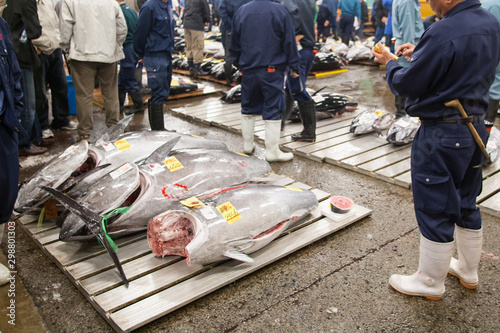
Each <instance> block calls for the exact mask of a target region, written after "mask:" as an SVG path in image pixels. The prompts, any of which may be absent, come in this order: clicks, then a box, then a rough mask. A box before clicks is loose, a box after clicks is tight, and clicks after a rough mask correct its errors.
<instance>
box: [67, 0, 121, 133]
mask: <svg viewBox="0 0 500 333" xmlns="http://www.w3.org/2000/svg"><path fill="white" fill-rule="evenodd" d="M89 5H91V6H92V7H93V8H92V10H91V11H90V10H89ZM59 27H60V30H61V46H62V48H63V49H64V50H65V51H69V59H70V64H71V76H72V79H73V85H74V87H75V98H76V113H77V115H78V122H79V123H78V140H79V141H81V140H85V141H90V134H91V133H92V129H93V121H92V105H93V94H94V80H95V76H96V74H97V76H98V77H99V83H100V86H101V92H102V97H103V100H104V111H105V112H106V126H108V127H110V126H111V125H113V124H115V123H116V122H118V121H119V120H120V105H119V102H118V61H120V60H121V59H123V58H124V54H123V50H122V44H123V42H124V41H125V38H126V36H127V24H126V22H125V18H124V17H123V13H122V10H121V9H120V6H118V4H117V3H116V1H109V0H105V1H103V0H62V3H61V13H60V24H59ZM103 32H105V33H103Z"/></svg>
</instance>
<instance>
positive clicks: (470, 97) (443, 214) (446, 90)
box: [372, 0, 500, 300]
mask: <svg viewBox="0 0 500 333" xmlns="http://www.w3.org/2000/svg"><path fill="white" fill-rule="evenodd" d="M429 3H430V5H431V8H432V10H434V11H435V12H436V14H437V15H438V16H439V17H442V19H441V20H440V21H438V22H435V23H433V24H432V25H431V26H430V27H429V28H428V29H427V30H426V31H425V32H424V34H423V35H422V37H421V39H420V42H419V43H418V46H417V47H414V46H413V45H412V44H409V43H407V44H402V45H400V46H398V48H397V49H396V52H400V51H402V50H403V49H405V48H406V51H404V52H403V55H404V56H406V57H407V59H410V67H408V68H404V67H402V66H401V65H399V64H398V62H397V61H395V60H394V59H393V55H392V54H390V53H389V52H388V51H387V50H385V49H384V48H383V47H382V45H380V44H378V45H379V48H380V49H381V50H382V51H381V53H377V52H376V51H375V50H372V53H373V55H374V57H375V59H376V60H377V61H378V62H380V63H383V64H385V65H386V68H387V82H388V84H389V87H390V88H391V90H392V91H393V93H394V94H400V95H404V96H407V99H406V112H407V113H408V114H409V115H410V116H414V117H420V120H421V121H422V125H421V127H420V129H419V130H418V132H417V134H416V136H415V140H414V141H413V147H412V153H411V178H412V189H413V199H414V205H415V215H416V218H417V221H418V225H419V229H420V232H421V237H420V259H419V267H418V270H417V272H416V273H415V274H413V275H411V276H403V275H392V276H391V278H390V279H389V283H390V285H391V286H392V287H393V288H394V289H395V290H397V291H398V292H400V293H403V294H407V295H411V296H424V297H426V298H428V299H434V300H438V299H441V298H442V296H443V294H444V291H445V286H444V281H445V278H446V275H447V273H448V272H449V273H450V274H452V275H455V276H457V277H458V278H459V279H460V282H461V283H462V285H464V286H465V287H466V288H469V289H474V288H476V287H477V285H478V274H477V269H478V264H479V260H480V258H481V247H482V227H481V215H480V212H479V209H478V207H476V197H477V196H478V195H479V193H480V192H481V187H482V172H481V168H474V166H476V165H478V164H480V163H481V161H482V160H483V159H484V156H483V155H482V153H481V150H480V149H479V148H478V145H477V144H476V142H475V141H474V138H473V136H472V135H471V131H470V130H469V128H468V127H467V126H466V125H467V124H472V125H473V127H474V128H475V129H476V131H477V132H478V134H479V136H480V137H481V138H482V140H483V141H484V140H485V139H486V135H487V134H486V128H485V125H484V121H483V119H482V116H483V115H484V113H485V111H486V107H487V105H488V90H489V88H490V85H491V83H492V82H493V79H494V73H495V68H496V66H497V64H498V62H499V61H500V23H499V22H498V20H497V19H496V18H495V17H494V16H493V15H491V14H490V13H488V12H487V11H486V10H484V9H483V8H481V4H480V2H479V0H429ZM455 99H458V100H459V101H460V102H461V104H462V105H463V107H464V108H465V110H466V111H467V113H468V117H461V116H460V113H459V110H458V109H457V108H454V107H446V106H445V105H444V103H446V102H448V101H452V100H455ZM454 232H456V234H455V238H454ZM454 239H456V243H457V244H456V245H457V252H458V260H456V259H453V258H451V256H452V252H453V248H454Z"/></svg>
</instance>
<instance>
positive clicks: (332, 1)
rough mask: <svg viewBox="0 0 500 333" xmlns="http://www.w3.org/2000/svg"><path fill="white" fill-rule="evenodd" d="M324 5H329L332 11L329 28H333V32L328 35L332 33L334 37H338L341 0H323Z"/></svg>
mask: <svg viewBox="0 0 500 333" xmlns="http://www.w3.org/2000/svg"><path fill="white" fill-rule="evenodd" d="M322 4H323V5H325V6H327V7H328V10H329V11H330V17H329V18H328V21H329V22H330V25H329V29H330V30H331V34H330V33H328V35H327V36H330V35H332V36H333V38H334V39H338V34H337V8H338V5H339V0H323V2H322Z"/></svg>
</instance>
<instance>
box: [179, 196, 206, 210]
mask: <svg viewBox="0 0 500 333" xmlns="http://www.w3.org/2000/svg"><path fill="white" fill-rule="evenodd" d="M181 204H183V205H184V206H186V207H189V208H194V207H203V206H205V204H204V203H203V202H201V201H200V200H199V199H198V198H197V197H191V198H187V199H186V200H181Z"/></svg>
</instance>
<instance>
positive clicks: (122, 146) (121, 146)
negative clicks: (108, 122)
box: [115, 140, 132, 151]
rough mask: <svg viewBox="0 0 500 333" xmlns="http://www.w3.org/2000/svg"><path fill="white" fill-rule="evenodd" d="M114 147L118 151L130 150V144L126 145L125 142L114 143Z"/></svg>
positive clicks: (126, 142)
mask: <svg viewBox="0 0 500 333" xmlns="http://www.w3.org/2000/svg"><path fill="white" fill-rule="evenodd" d="M115 146H116V148H118V150H120V151H122V150H127V149H130V148H132V146H131V145H130V143H128V141H127V140H118V141H116V142H115Z"/></svg>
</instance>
